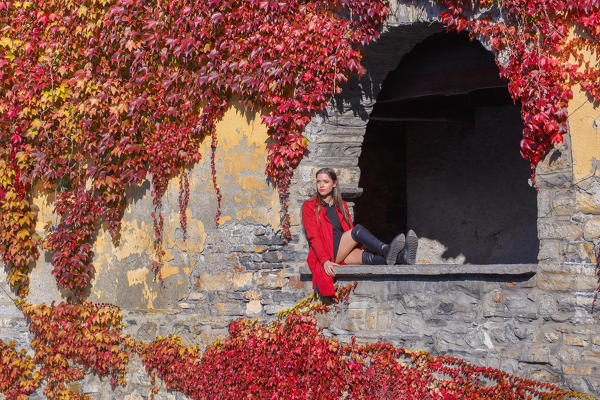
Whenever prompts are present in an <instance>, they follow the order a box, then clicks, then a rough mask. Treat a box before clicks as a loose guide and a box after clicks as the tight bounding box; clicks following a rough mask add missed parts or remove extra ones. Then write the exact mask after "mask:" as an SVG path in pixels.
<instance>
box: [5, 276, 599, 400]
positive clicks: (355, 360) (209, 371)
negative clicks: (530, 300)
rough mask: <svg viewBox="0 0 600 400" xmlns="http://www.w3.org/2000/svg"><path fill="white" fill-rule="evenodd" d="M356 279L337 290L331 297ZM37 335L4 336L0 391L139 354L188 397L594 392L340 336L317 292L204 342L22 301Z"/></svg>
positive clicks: (119, 369) (118, 370)
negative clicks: (142, 334)
mask: <svg viewBox="0 0 600 400" xmlns="http://www.w3.org/2000/svg"><path fill="white" fill-rule="evenodd" d="M353 287H354V286H352V285H349V286H346V287H343V288H339V289H338V290H337V295H336V299H335V302H334V304H335V307H338V304H339V303H340V301H343V302H347V299H348V296H349V294H350V292H351V291H352V289H353ZM19 305H20V307H22V310H23V312H24V313H25V315H26V316H27V318H28V320H29V329H30V331H31V332H32V333H33V334H34V336H35V339H34V340H33V342H32V347H33V349H34V351H35V355H34V356H33V358H32V357H30V356H29V355H27V354H26V353H25V351H24V350H22V351H21V352H17V351H16V350H15V346H14V344H9V345H6V344H4V343H2V342H1V341H0V393H3V394H4V395H5V396H6V398H7V399H9V400H12V399H19V400H20V399H26V398H27V397H28V395H29V394H31V393H32V392H34V391H35V390H36V389H37V388H39V387H40V386H43V384H45V387H44V394H45V395H46V396H48V397H49V398H50V399H89V398H90V397H89V396H87V395H86V394H82V393H77V392H74V391H72V390H69V387H70V386H69V383H71V382H74V381H77V380H80V379H83V377H84V376H85V374H86V373H96V374H97V375H98V376H100V377H110V383H111V385H113V387H114V386H116V385H117V384H120V385H123V386H124V385H126V382H125V379H124V377H125V374H126V371H127V366H128V362H129V359H130V357H131V356H133V355H138V356H139V357H140V358H141V359H142V361H143V363H144V365H145V367H146V369H147V371H148V372H149V373H150V375H151V378H152V382H153V386H152V388H151V394H155V393H157V392H158V387H157V386H155V385H154V383H155V380H156V378H157V377H158V378H160V379H162V381H163V382H164V385H165V387H166V388H167V389H170V390H176V391H179V392H182V393H184V394H186V395H188V396H190V397H191V398H193V399H482V400H483V399H573V398H588V399H592V398H593V397H591V396H588V395H582V394H578V393H574V392H567V391H565V390H562V389H560V388H559V387H557V386H554V385H551V384H547V383H540V382H536V381H532V380H527V379H522V378H518V377H516V376H513V375H510V374H508V373H506V372H503V371H500V370H498V369H494V368H487V367H478V366H475V365H472V364H469V363H467V362H465V361H462V360H460V359H457V358H454V357H448V356H437V357H434V356H432V355H430V354H429V353H427V352H425V351H410V350H407V349H403V348H397V347H394V346H392V345H391V344H389V343H385V342H378V343H374V344H365V345H360V344H357V343H355V342H354V341H352V343H349V344H342V343H339V342H338V341H336V340H335V339H332V338H328V337H326V336H324V335H323V333H322V330H321V329H320V328H318V326H317V319H316V318H315V315H316V314H318V313H324V312H328V311H330V307H329V306H328V305H325V304H324V303H323V302H321V301H315V300H314V299H313V297H312V296H311V297H309V298H307V299H304V300H303V301H301V302H300V303H298V304H297V305H296V306H295V307H293V308H291V309H289V310H286V311H284V312H281V313H280V314H279V316H278V319H277V320H275V321H273V322H270V323H259V322H258V321H256V320H252V321H250V320H246V319H240V320H237V321H234V322H232V323H231V324H230V325H229V336H228V337H226V338H225V339H222V340H219V341H217V342H215V343H213V344H212V345H210V346H209V347H208V348H207V349H206V350H205V351H204V352H202V351H201V350H200V349H199V347H197V346H190V347H186V346H184V345H183V344H182V341H181V339H180V338H179V337H177V336H174V335H171V336H168V337H166V338H163V337H160V336H159V337H158V338H157V339H156V340H154V341H153V342H150V343H144V342H140V341H135V340H134V339H133V338H131V337H130V336H128V335H126V334H123V333H122V332H121V331H122V328H123V323H122V316H121V312H120V310H119V308H118V307H116V306H113V305H103V304H101V305H98V304H92V303H83V304H67V303H60V304H58V305H54V304H52V305H51V306H50V307H48V306H46V305H29V304H25V303H19Z"/></svg>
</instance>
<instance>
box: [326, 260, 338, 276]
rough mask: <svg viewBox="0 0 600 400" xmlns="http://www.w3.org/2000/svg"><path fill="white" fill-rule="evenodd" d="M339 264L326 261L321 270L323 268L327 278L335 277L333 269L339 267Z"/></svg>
mask: <svg viewBox="0 0 600 400" xmlns="http://www.w3.org/2000/svg"><path fill="white" fill-rule="evenodd" d="M339 266H340V264H336V263H334V262H332V261H331V260H327V261H325V262H324V263H323V268H325V273H326V274H327V275H329V276H335V267H339Z"/></svg>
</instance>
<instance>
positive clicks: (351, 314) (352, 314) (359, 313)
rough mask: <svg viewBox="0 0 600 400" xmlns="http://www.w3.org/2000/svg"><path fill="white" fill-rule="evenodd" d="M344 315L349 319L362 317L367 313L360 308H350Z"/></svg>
mask: <svg viewBox="0 0 600 400" xmlns="http://www.w3.org/2000/svg"><path fill="white" fill-rule="evenodd" d="M346 315H347V316H348V318H351V319H363V318H365V316H366V315H367V312H366V311H365V310H361V309H351V310H348V311H347V312H346Z"/></svg>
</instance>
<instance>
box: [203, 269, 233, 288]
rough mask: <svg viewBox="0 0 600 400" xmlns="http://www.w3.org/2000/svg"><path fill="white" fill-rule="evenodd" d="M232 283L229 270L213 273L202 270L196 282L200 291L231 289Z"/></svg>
mask: <svg viewBox="0 0 600 400" xmlns="http://www.w3.org/2000/svg"><path fill="white" fill-rule="evenodd" d="M232 285H233V282H232V279H231V272H221V273H218V274H213V275H210V274H207V273H205V272H203V273H202V274H200V276H199V277H198V281H197V283H196V286H197V287H198V289H199V290H201V291H217V290H222V291H225V290H231V287H232Z"/></svg>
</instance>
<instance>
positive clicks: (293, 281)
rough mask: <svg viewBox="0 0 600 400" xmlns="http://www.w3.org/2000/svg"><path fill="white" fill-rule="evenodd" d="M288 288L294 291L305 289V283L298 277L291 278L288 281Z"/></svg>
mask: <svg viewBox="0 0 600 400" xmlns="http://www.w3.org/2000/svg"><path fill="white" fill-rule="evenodd" d="M288 286H289V287H290V288H292V289H304V282H303V281H301V280H300V277H298V276H290V277H289V279H288Z"/></svg>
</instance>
